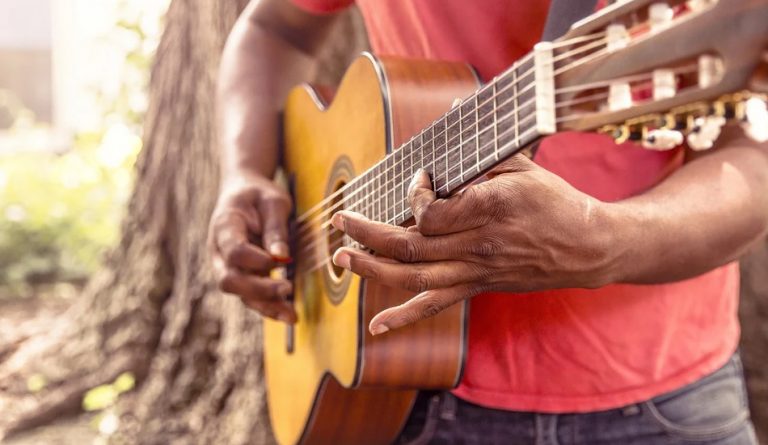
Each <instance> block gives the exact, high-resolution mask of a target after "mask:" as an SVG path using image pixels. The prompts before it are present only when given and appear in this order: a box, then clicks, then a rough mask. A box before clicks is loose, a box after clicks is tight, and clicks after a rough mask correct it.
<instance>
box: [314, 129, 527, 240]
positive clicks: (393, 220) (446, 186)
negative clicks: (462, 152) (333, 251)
mask: <svg viewBox="0 0 768 445" xmlns="http://www.w3.org/2000/svg"><path fill="white" fill-rule="evenodd" d="M509 118H511V116H509V115H508V116H505V117H504V118H503V119H502V120H504V119H509ZM524 120H528V118H526V119H524ZM534 131H535V123H534V124H533V125H532V126H531V128H528V129H527V130H526V131H525V132H523V135H528V134H530V133H532V132H534ZM508 132H509V130H506V131H504V132H503V133H501V135H500V136H503V135H504V134H506V133H508ZM513 142H514V141H509V142H508V143H507V144H505V147H506V146H509V145H510V143H513ZM486 145H489V144H486ZM513 147H517V146H516V145H514V146H513ZM457 148H458V147H457ZM454 150H456V148H455V149H454ZM491 156H493V154H491V155H489V156H487V157H486V159H488V158H490V157H491ZM483 161H484V160H483ZM459 179H460V178H459ZM454 182H456V178H454V179H453V180H450V181H448V182H447V183H446V184H444V185H443V186H441V187H437V186H436V187H435V190H436V192H441V191H442V190H443V189H445V192H446V193H449V192H450V191H451V188H450V186H451V184H453V183H454ZM461 183H462V182H459V183H457V184H458V185H460V184H461ZM384 186H385V187H387V186H388V184H385V185H384ZM407 210H408V209H405V211H406V213H403V212H399V213H394V214H393V215H392V216H390V217H389V218H388V220H387V221H386V222H388V223H390V224H400V223H402V222H404V221H405V220H401V221H399V220H398V218H399V217H400V216H401V215H404V214H407ZM326 227H327V225H326Z"/></svg>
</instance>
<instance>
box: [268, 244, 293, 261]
mask: <svg viewBox="0 0 768 445" xmlns="http://www.w3.org/2000/svg"><path fill="white" fill-rule="evenodd" d="M268 250H269V254H270V255H272V259H274V260H275V261H278V262H283V261H280V260H282V259H289V260H290V258H291V253H290V248H289V247H288V243H286V242H285V241H282V240H278V241H273V242H271V243H270V244H269V248H268Z"/></svg>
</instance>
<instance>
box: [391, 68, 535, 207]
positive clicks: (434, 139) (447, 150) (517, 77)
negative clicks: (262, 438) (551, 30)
mask: <svg viewBox="0 0 768 445" xmlns="http://www.w3.org/2000/svg"><path fill="white" fill-rule="evenodd" d="M518 65H519V64H515V65H513V66H518ZM510 71H511V70H510ZM528 75H530V72H526V73H525V74H524V75H518V73H517V72H515V73H514V76H515V84H514V87H515V91H516V96H519V95H520V94H521V93H522V91H524V90H526V89H528V88H529V87H532V86H533V84H532V83H531V84H529V85H528V86H527V87H526V88H524V89H522V90H521V89H519V85H518V84H519V81H520V80H521V79H522V78H524V77H527V76H528ZM489 87H490V88H493V89H494V93H493V94H494V97H493V101H494V105H495V106H497V105H498V97H497V95H498V94H499V90H498V85H497V84H496V83H495V82H494V83H492V84H488V85H486V86H485V87H483V88H481V89H480V90H478V91H484V90H486V89H487V88H489ZM502 91H503V90H502ZM474 99H475V101H477V100H478V99H477V97H475V98H474ZM515 102H516V103H515V105H516V108H518V113H519V111H521V110H520V105H519V99H518V100H516V101H515ZM449 114H450V113H449ZM449 114H446V115H444V116H442V118H441V119H440V120H442V121H443V122H444V124H445V127H446V129H450V128H452V127H454V126H455V123H452V124H449V121H448V119H447V118H448V116H449ZM494 117H495V116H494ZM516 117H517V116H516ZM517 120H519V117H518V119H517ZM433 126H434V125H433ZM430 129H432V131H433V135H432V138H431V139H430V143H431V145H432V146H433V147H434V148H433V150H432V153H433V158H435V161H436V160H437V159H436V153H437V149H438V148H443V149H444V150H445V151H444V160H445V167H446V168H445V171H444V172H443V175H442V176H443V177H444V179H445V183H448V182H450V180H449V175H450V165H449V161H450V157H449V155H450V153H451V152H452V151H454V150H455V149H451V148H450V146H449V145H448V143H449V142H450V141H453V140H455V139H456V137H455V136H454V137H452V138H450V139H448V138H447V131H445V130H444V131H443V132H441V134H440V136H442V137H443V138H444V139H445V141H444V145H443V146H442V147H440V146H437V147H436V146H435V143H436V142H437V137H435V135H434V128H432V126H431V127H430ZM515 130H516V131H518V136H517V139H518V140H519V129H518V128H515ZM494 131H495V132H496V133H497V132H498V130H497V129H495V128H494ZM459 139H460V143H461V145H460V146H459V147H458V148H460V149H461V150H462V151H463V144H464V141H463V137H461V134H459ZM462 157H463V154H462ZM432 164H433V165H435V166H436V162H433V163H432ZM382 166H384V167H385V169H386V170H385V171H387V172H388V174H389V175H390V177H391V171H390V170H391V169H392V167H393V163H392V160H391V159H390V160H389V161H388V162H387V165H382ZM462 169H463V166H462ZM435 173H439V172H438V171H437V169H435ZM379 174H381V173H379ZM464 175H465V173H464V172H463V171H462V175H461V177H462V178H463V177H464ZM435 176H436V177H435V180H436V179H438V175H435ZM387 182H390V181H387ZM395 197H396V196H395V195H394V193H392V196H391V198H392V199H394V198H395ZM385 198H386V201H389V198H390V194H385ZM386 201H385V202H386ZM379 204H380V203H379ZM386 204H387V205H386V207H387V208H390V207H391V206H390V205H389V203H388V202H386ZM381 213H387V212H386V211H385V209H382V212H381Z"/></svg>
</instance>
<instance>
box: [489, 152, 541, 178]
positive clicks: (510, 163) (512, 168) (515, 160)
mask: <svg viewBox="0 0 768 445" xmlns="http://www.w3.org/2000/svg"><path fill="white" fill-rule="evenodd" d="M538 168H539V166H538V165H536V164H535V163H534V162H533V161H531V160H530V158H528V157H527V156H525V155H524V154H516V155H514V156H512V157H510V158H509V159H507V160H505V161H503V162H501V163H500V164H499V165H497V166H496V167H495V168H494V169H493V170H491V171H490V172H488V177H489V178H493V177H494V176H498V175H501V174H504V173H522V172H527V171H531V170H536V169H538Z"/></svg>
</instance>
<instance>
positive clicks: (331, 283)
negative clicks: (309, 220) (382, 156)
mask: <svg viewBox="0 0 768 445" xmlns="http://www.w3.org/2000/svg"><path fill="white" fill-rule="evenodd" d="M354 177H355V173H354V169H353V168H352V162H351V161H350V160H349V158H347V157H346V156H340V157H339V158H338V159H337V160H336V162H334V164H333V167H331V173H330V175H329V176H328V182H326V186H325V196H326V197H330V196H333V198H331V199H330V202H329V203H328V204H327V205H326V207H325V209H324V212H327V213H326V215H327V216H326V217H325V218H323V220H324V221H326V222H327V221H329V220H330V216H331V215H332V214H333V213H336V212H338V211H339V210H342V209H343V208H344V206H343V205H342V204H343V198H344V197H343V196H341V194H339V196H335V193H336V192H338V191H339V189H341V188H342V187H344V186H345V185H346V184H347V183H349V181H350V180H351V179H352V178H354ZM337 205H338V207H336V206H337ZM326 218H327V219H326ZM343 237H344V233H342V232H340V231H338V230H336V229H335V228H334V227H333V226H332V225H330V224H328V227H326V228H325V230H324V234H323V238H322V241H323V242H324V243H326V246H325V248H324V249H323V250H322V251H321V252H323V251H324V252H326V254H327V257H328V259H329V261H327V262H326V266H325V268H324V272H323V274H322V276H323V281H324V282H325V291H326V292H325V295H327V296H328V299H330V300H331V302H332V303H333V304H339V303H341V302H342V301H343V300H344V296H345V295H346V294H347V290H348V289H349V284H350V282H351V281H352V274H351V273H349V272H348V271H346V270H344V269H342V268H341V267H336V266H335V265H334V264H333V262H332V261H330V258H332V257H333V253H334V252H336V249H338V248H339V247H341V246H342V242H343V240H344V238H343Z"/></svg>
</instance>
